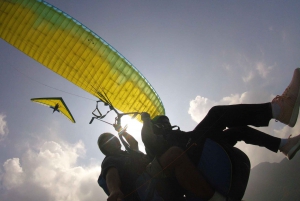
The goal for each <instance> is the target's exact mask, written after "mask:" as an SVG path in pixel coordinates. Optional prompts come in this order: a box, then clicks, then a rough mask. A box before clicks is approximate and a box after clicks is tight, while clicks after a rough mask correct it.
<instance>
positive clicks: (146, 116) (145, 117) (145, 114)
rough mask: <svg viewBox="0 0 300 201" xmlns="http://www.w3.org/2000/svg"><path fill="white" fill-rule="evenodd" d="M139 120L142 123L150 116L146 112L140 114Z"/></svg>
mask: <svg viewBox="0 0 300 201" xmlns="http://www.w3.org/2000/svg"><path fill="white" fill-rule="evenodd" d="M141 119H142V121H145V120H146V119H150V114H149V113H148V112H142V113H141Z"/></svg>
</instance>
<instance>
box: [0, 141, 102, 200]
mask: <svg viewBox="0 0 300 201" xmlns="http://www.w3.org/2000/svg"><path fill="white" fill-rule="evenodd" d="M84 153H85V148H84V144H83V143H82V142H77V143H76V144H68V143H66V142H54V141H45V142H44V143H43V144H42V145H40V147H39V149H38V150H32V149H28V150H26V151H24V154H23V155H22V156H21V157H20V158H11V159H8V160H7V161H6V162H5V163H4V164H3V170H2V171H1V172H2V175H1V177H0V183H2V189H5V192H4V193H3V194H0V200H3V201H6V200H7V201H8V200H9V201H14V200H25V201H27V200H28V201H29V200H40V201H47V200H55V201H60V200H61V201H66V200H70V201H84V200H97V199H98V200H104V199H105V198H106V197H107V196H106V195H105V194H104V192H103V191H102V190H101V188H100V187H99V186H98V184H97V179H98V176H99V173H100V165H94V164H93V165H92V164H90V165H88V166H79V165H77V162H78V158H79V157H80V156H83V155H84Z"/></svg>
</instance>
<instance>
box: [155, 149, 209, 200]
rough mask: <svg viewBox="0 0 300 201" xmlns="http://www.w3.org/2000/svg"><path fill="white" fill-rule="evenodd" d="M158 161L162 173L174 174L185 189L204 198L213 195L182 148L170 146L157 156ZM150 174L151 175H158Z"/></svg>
mask: <svg viewBox="0 0 300 201" xmlns="http://www.w3.org/2000/svg"><path fill="white" fill-rule="evenodd" d="M158 161H159V164H160V166H161V167H162V169H163V173H164V174H165V175H174V176H175V177H176V179H177V180H178V182H179V184H180V185H181V186H182V187H183V188H184V189H186V190H187V191H189V192H191V193H193V194H195V195H196V196H197V197H200V198H202V199H206V200H208V199H210V198H211V197H213V195H214V190H213V189H212V187H211V186H210V184H209V183H208V182H207V181H206V180H205V179H204V177H203V176H202V175H201V174H200V173H199V171H198V170H197V168H196V167H195V166H194V164H193V163H192V162H191V161H190V160H189V158H188V157H187V156H186V154H185V153H184V151H183V150H182V149H180V148H178V147H171V148H170V149H168V150H167V151H166V152H165V153H164V154H163V155H162V156H160V157H159V158H158ZM153 165H155V164H153ZM151 174H152V175H151ZM151 174H150V175H151V176H155V175H158V174H154V175H153V173H151Z"/></svg>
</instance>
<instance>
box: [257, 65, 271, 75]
mask: <svg viewBox="0 0 300 201" xmlns="http://www.w3.org/2000/svg"><path fill="white" fill-rule="evenodd" d="M272 69H273V66H266V64H264V63H263V62H258V63H257V64H256V70H257V71H258V74H259V75H260V76H261V77H262V78H266V77H267V76H268V74H269V73H270V71H271V70H272Z"/></svg>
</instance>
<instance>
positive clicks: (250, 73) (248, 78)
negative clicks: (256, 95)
mask: <svg viewBox="0 0 300 201" xmlns="http://www.w3.org/2000/svg"><path fill="white" fill-rule="evenodd" d="M253 78H254V73H253V72H252V71H250V72H249V73H248V75H247V76H243V77H242V79H243V81H244V82H250V81H251V80H252V79H253Z"/></svg>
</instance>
